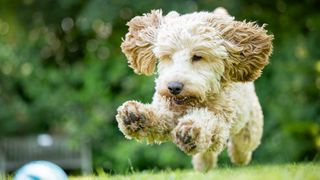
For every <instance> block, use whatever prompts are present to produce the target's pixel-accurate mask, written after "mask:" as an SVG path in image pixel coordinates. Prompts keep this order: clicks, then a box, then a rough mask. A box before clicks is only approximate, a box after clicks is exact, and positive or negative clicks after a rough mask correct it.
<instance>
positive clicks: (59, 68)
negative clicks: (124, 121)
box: [0, 0, 320, 173]
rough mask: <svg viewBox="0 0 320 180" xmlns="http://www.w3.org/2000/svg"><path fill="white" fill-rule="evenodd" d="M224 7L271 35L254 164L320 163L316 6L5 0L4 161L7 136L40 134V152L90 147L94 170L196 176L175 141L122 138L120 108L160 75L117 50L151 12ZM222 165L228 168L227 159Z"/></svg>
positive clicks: (0, 133) (224, 0)
mask: <svg viewBox="0 0 320 180" xmlns="http://www.w3.org/2000/svg"><path fill="white" fill-rule="evenodd" d="M218 6H223V7H225V8H226V9H227V10H228V11H229V13H230V14H231V15H233V16H235V17H236V19H237V20H245V19H246V20H248V21H257V23H258V24H260V25H262V24H263V23H267V24H268V26H267V27H266V28H267V29H268V31H269V32H270V34H274V36H275V40H274V52H273V55H272V57H271V59H270V61H271V63H270V64H269V65H268V66H267V67H266V69H265V70H264V73H263V75H262V77H261V78H260V79H258V80H257V81H256V90H257V94H258V96H259V98H260V102H261V104H262V106H263V110H264V114H265V126H264V136H263V141H262V144H261V146H260V147H259V148H258V149H257V151H256V152H255V153H254V157H253V163H254V164H270V163H292V162H306V161H319V160H320V157H319V152H320V45H319V42H320V11H319V7H320V1H318V0H305V1H301V0H268V1H267V0H219V1H214V0H176V1H173V0H161V1H160V0H159V1H141V0H121V1H116V0H91V1H80V0H42V1H40V0H0V139H1V141H2V146H0V147H2V150H1V149H0V151H2V152H1V155H2V157H3V159H6V163H7V164H8V163H9V161H10V157H8V156H9V155H8V153H9V152H8V151H12V150H8V149H10V148H8V147H9V145H8V143H10V142H13V140H12V141H11V140H10V138H16V139H19V138H20V137H24V138H26V137H33V136H35V138H37V142H38V145H41V142H42V141H41V137H42V140H43V137H44V139H45V140H44V142H47V143H44V145H43V143H42V146H46V147H50V142H51V144H52V139H51V141H50V137H51V136H52V137H53V136H54V137H57V136H59V137H61V136H62V137H66V139H67V140H66V143H67V144H68V145H67V146H72V147H75V149H78V150H79V149H81V151H82V148H81V147H83V144H84V143H85V145H84V147H86V148H85V149H86V153H84V154H86V155H87V161H91V159H92V164H90V163H89V164H88V165H89V166H91V167H92V169H93V171H94V172H97V171H102V170H104V171H107V172H111V173H125V172H128V171H131V170H134V171H139V170H144V169H153V170H160V169H168V168H170V169H176V168H191V163H190V159H191V158H190V157H188V156H186V155H185V154H183V153H182V152H181V151H180V150H179V149H178V148H177V147H176V146H174V145H173V144H172V143H164V144H162V145H152V146H150V145H146V144H145V143H137V142H135V141H129V140H126V139H125V138H124V136H123V135H122V134H121V132H120V131H119V130H118V128H117V124H116V122H115V117H114V116H115V114H116V109H117V107H118V106H119V105H121V104H122V103H123V102H125V101H126V100H131V99H136V100H140V101H142V102H150V101H151V97H152V94H153V92H154V82H153V81H154V77H146V76H139V75H136V74H134V73H133V71H132V69H130V68H129V67H128V66H127V61H126V58H125V56H124V55H123V54H122V53H121V50H120V43H121V38H122V37H124V35H125V33H126V32H127V27H126V25H125V24H126V22H127V21H129V20H130V19H131V18H132V17H134V16H137V15H141V14H143V13H146V12H150V10H151V9H158V8H161V9H163V11H164V13H165V14H166V13H168V12H169V11H171V10H176V11H177V12H179V13H182V14H183V13H189V12H193V11H201V10H205V11H212V10H214V9H215V8H216V7H218ZM39 134H40V136H39ZM39 138H40V140H39ZM46 138H47V140H46ZM48 138H49V140H48ZM8 139H9V140H8ZM22 141H23V142H26V141H24V140H22ZM20 142H21V141H20ZM48 142H49V143H48ZM3 144H6V145H3ZM18 144H19V143H18ZM20 144H21V143H20ZM25 146H27V145H25ZM25 146H22V147H20V148H18V149H20V150H21V151H28V150H23V147H25ZM13 149H15V150H16V151H18V150H17V148H14V147H13ZM49 149H50V148H49ZM29 151H30V149H29ZM82 152H83V151H82ZM18 153H20V154H21V152H18ZM22 154H23V152H22ZM21 156H22V155H21ZM11 158H13V159H14V157H11ZM20 158H22V157H20ZM85 159H86V158H85ZM3 164H5V163H3ZM219 164H220V165H221V166H228V165H229V164H230V161H229V159H228V158H227V154H226V152H224V153H223V154H222V156H221V157H220V161H219ZM4 166H5V165H4Z"/></svg>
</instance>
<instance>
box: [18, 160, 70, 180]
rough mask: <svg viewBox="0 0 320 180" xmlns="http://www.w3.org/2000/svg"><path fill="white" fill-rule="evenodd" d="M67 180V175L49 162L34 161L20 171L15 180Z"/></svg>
mask: <svg viewBox="0 0 320 180" xmlns="http://www.w3.org/2000/svg"><path fill="white" fill-rule="evenodd" d="M35 179H37V180H38V179H39V180H67V179H68V178H67V175H66V173H65V172H64V171H63V170H62V169H61V168H60V167H59V166H57V165H55V164H53V163H51V162H49V161H32V162H30V163H28V164H26V165H24V166H22V167H21V168H20V169H18V171H17V173H16V175H15V176H14V180H35Z"/></svg>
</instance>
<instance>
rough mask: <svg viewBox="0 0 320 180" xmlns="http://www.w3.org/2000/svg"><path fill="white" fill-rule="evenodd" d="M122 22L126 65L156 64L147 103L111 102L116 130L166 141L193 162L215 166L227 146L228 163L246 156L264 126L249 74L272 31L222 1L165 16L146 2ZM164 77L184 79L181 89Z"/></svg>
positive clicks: (149, 69)
mask: <svg viewBox="0 0 320 180" xmlns="http://www.w3.org/2000/svg"><path fill="white" fill-rule="evenodd" d="M127 25H128V26H129V32H128V33H127V34H126V37H125V39H124V41H123V43H122V45H121V48H122V51H123V52H124V54H125V55H126V57H127V59H128V62H129V66H130V67H131V68H133V69H134V71H135V72H136V73H138V74H145V75H152V74H153V73H154V71H155V69H156V66H157V70H158V73H157V75H158V76H157V79H156V88H155V89H156V92H155V94H154V96H153V102H152V103H151V104H142V103H140V102H137V101H127V102H125V103H124V104H123V105H122V106H120V107H119V108H118V114H117V116H116V119H117V121H118V125H119V128H120V130H121V131H122V133H123V134H124V135H125V136H126V137H127V138H129V139H130V138H134V139H137V140H146V141H147V142H148V143H157V142H163V141H173V142H174V143H175V144H176V145H177V146H178V147H179V148H180V149H181V150H182V151H184V152H185V153H187V154H190V155H193V160H192V163H193V166H194V168H195V169H197V170H208V169H209V168H212V167H215V166H216V162H217V156H218V154H219V153H220V152H221V151H222V150H223V149H224V147H226V146H227V147H228V152H229V156H230V158H231V161H232V162H233V163H235V164H248V163H249V162H250V160H251V155H252V152H253V151H254V150H255V149H256V148H257V147H258V145H259V144H260V140H261V136H262V126H263V115H262V110H261V107H260V104H259V101H258V98H257V96H256V93H255V89H254V85H253V82H252V81H254V80H255V79H257V78H258V77H259V76H260V74H261V71H262V69H263V68H264V66H265V65H267V64H268V58H269V56H270V54H271V51H272V39H273V36H272V35H268V34H267V31H266V30H265V29H264V26H262V27H259V26H258V25H257V24H255V23H252V22H241V21H235V20H234V18H233V17H231V16H230V15H229V14H228V13H227V11H226V10H225V9H223V8H217V9H216V10H215V11H214V12H196V13H192V14H186V15H179V14H178V13H177V12H170V13H168V14H167V15H165V16H164V15H162V11H161V10H153V11H151V13H148V14H144V15H143V16H137V17H135V18H133V19H132V20H131V21H130V22H128V24H127ZM193 59H194V60H193ZM157 63H158V64H157ZM169 82H181V83H183V84H184V86H183V90H182V92H181V93H180V94H178V95H172V94H171V93H170V92H169V90H168V87H167V85H168V83H169Z"/></svg>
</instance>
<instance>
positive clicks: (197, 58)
mask: <svg viewBox="0 0 320 180" xmlns="http://www.w3.org/2000/svg"><path fill="white" fill-rule="evenodd" d="M201 59H202V56H197V55H193V56H192V61H193V62H195V61H200V60H201Z"/></svg>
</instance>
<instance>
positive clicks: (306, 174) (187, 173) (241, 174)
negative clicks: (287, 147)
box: [70, 163, 320, 180]
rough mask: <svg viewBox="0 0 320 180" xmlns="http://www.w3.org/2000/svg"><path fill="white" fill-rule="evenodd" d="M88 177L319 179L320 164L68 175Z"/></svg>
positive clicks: (140, 179)
mask: <svg viewBox="0 0 320 180" xmlns="http://www.w3.org/2000/svg"><path fill="white" fill-rule="evenodd" d="M76 179H77V180H78V179H79V180H90V179H117V180H118V179H119V180H121V179H133V180H149V179H151V180H160V179H161V180H162V179H170V180H173V179H183V180H188V179H190V180H194V179H197V180H199V179H214V180H220V179H221V180H225V179H231V180H232V179H237V180H251V179H252V180H263V179H265V180H285V179H290V180H300V179H301V180H318V179H320V164H316V163H310V164H290V165H260V166H248V167H241V168H237V167H230V168H218V169H215V170H211V171H209V172H207V173H201V172H196V171H193V170H178V171H162V172H157V173H155V172H151V171H144V172H137V173H131V174H128V175H109V174H106V173H99V175H98V176H84V177H70V180H76Z"/></svg>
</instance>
